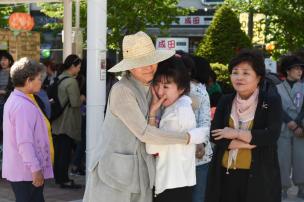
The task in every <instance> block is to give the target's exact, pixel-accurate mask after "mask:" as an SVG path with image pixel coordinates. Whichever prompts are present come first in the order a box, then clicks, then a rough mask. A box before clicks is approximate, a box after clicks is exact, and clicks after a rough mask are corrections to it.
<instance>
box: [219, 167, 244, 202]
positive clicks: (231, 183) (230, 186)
mask: <svg viewBox="0 0 304 202" xmlns="http://www.w3.org/2000/svg"><path fill="white" fill-rule="evenodd" d="M248 176H249V170H246V169H236V170H234V169H229V174H226V168H222V179H223V181H222V187H223V191H222V195H221V202H246V200H247V188H248Z"/></svg>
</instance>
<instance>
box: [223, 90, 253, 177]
mask: <svg viewBox="0 0 304 202" xmlns="http://www.w3.org/2000/svg"><path fill="white" fill-rule="evenodd" d="M258 95H259V89H258V88H257V89H256V90H255V91H254V92H253V94H252V95H251V96H250V97H249V98H248V99H246V100H243V99H242V98H241V97H240V95H239V94H238V93H237V94H236V97H235V98H234V100H233V102H232V109H231V115H230V116H231V118H232V120H233V123H234V128H235V129H241V130H248V129H249V125H250V122H251V121H252V120H253V119H254V115H255V111H256V108H257V105H258ZM238 151H239V150H238V149H231V150H229V154H228V166H227V173H228V169H229V168H230V167H231V165H232V163H234V167H235V164H236V158H237V154H238Z"/></svg>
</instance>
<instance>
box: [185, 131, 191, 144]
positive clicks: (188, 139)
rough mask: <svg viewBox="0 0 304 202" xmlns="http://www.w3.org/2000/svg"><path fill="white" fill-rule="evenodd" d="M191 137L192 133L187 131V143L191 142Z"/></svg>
mask: <svg viewBox="0 0 304 202" xmlns="http://www.w3.org/2000/svg"><path fill="white" fill-rule="evenodd" d="M190 138H191V136H190V134H189V133H187V143H186V144H189V143H190Z"/></svg>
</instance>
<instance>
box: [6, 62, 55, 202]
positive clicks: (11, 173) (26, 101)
mask: <svg viewBox="0 0 304 202" xmlns="http://www.w3.org/2000/svg"><path fill="white" fill-rule="evenodd" d="M41 71H42V67H41V66H40V65H39V64H38V63H36V62H34V61H32V60H29V59H28V58H22V59H20V60H19V61H17V62H16V63H15V64H14V65H13V66H12V67H11V72H10V73H11V78H12V82H13V84H14V86H15V89H14V91H13V92H12V93H11V95H10V96H9V98H8V99H7V101H6V103H5V106H4V120H3V122H4V124H3V133H4V137H3V167H2V177H3V178H6V179H7V180H8V181H9V182H10V183H11V185H12V188H13V191H14V194H15V197H16V201H17V202H21V201H22V202H43V201H44V197H43V185H44V181H45V179H49V178H53V169H52V163H51V154H50V140H49V137H48V129H47V125H46V121H47V118H46V117H45V116H44V115H43V112H42V111H41V110H40V108H39V107H38V105H37V103H36V101H35V99H34V96H33V94H35V93H37V92H39V90H40V88H41V85H42V81H41Z"/></svg>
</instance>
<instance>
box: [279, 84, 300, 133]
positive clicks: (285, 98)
mask: <svg viewBox="0 0 304 202" xmlns="http://www.w3.org/2000/svg"><path fill="white" fill-rule="evenodd" d="M277 89H278V93H279V94H280V96H281V100H282V108H283V110H284V111H285V112H286V113H287V114H288V115H289V116H290V117H291V118H292V119H295V118H296V117H297V116H298V114H299V113H300V111H301V108H302V107H303V96H304V84H303V83H301V82H297V83H295V84H294V86H293V88H292V89H291V88H290V85H289V84H288V83H287V81H283V82H282V83H280V84H279V85H277ZM281 136H285V137H292V136H293V133H292V131H290V130H289V129H288V127H287V125H286V124H285V123H284V122H283V123H282V128H281Z"/></svg>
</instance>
